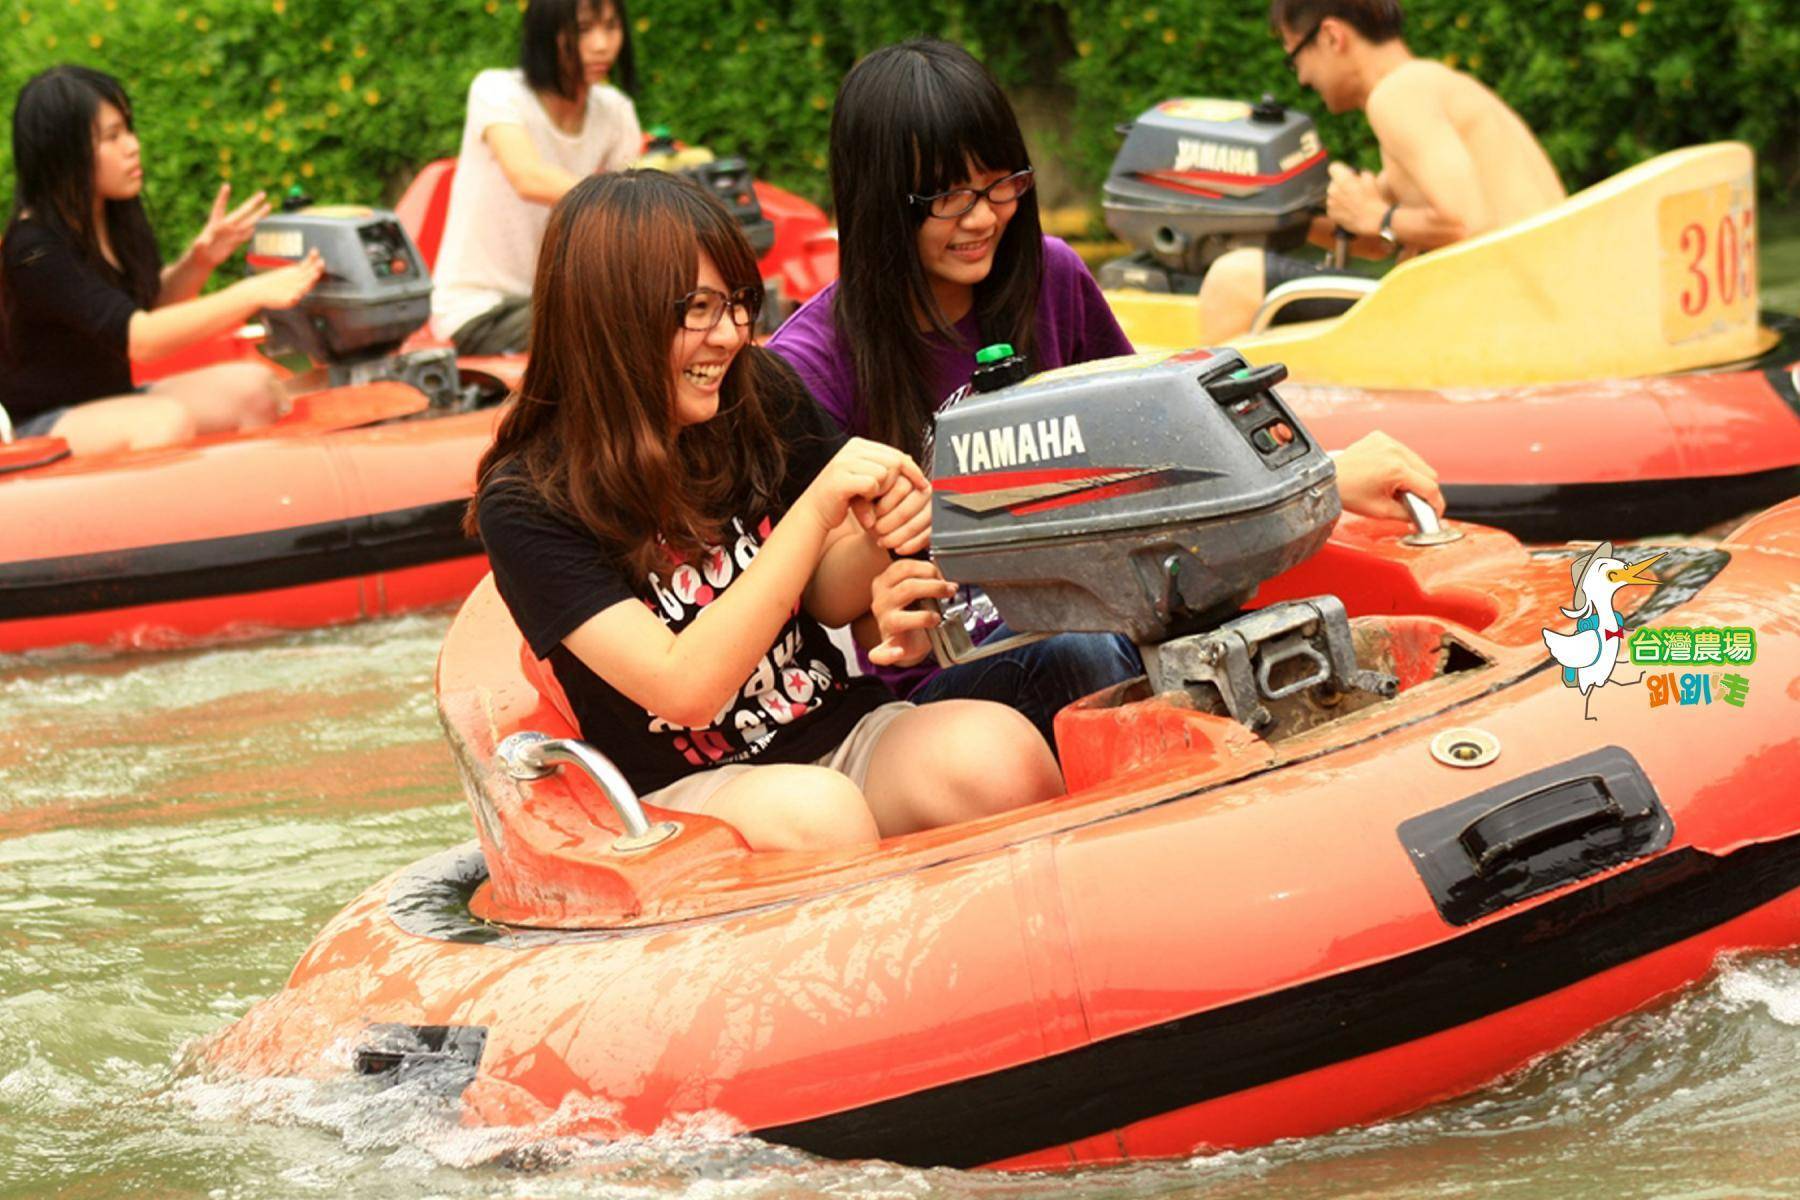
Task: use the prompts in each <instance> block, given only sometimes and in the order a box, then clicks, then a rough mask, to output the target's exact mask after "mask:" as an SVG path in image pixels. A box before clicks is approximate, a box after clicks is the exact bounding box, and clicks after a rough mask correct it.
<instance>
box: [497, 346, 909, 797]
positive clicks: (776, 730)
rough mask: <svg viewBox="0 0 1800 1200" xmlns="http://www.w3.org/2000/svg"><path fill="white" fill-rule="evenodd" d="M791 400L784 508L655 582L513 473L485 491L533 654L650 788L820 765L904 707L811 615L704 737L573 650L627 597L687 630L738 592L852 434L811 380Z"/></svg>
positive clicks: (742, 521) (586, 728)
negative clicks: (887, 709)
mask: <svg viewBox="0 0 1800 1200" xmlns="http://www.w3.org/2000/svg"><path fill="white" fill-rule="evenodd" d="M783 391H787V389H783ZM790 395H791V398H788V399H784V400H779V401H776V403H775V405H774V407H776V408H777V409H778V410H779V409H780V408H782V407H785V406H786V405H790V404H791V405H793V406H794V411H792V412H791V413H785V414H780V419H778V420H777V422H776V428H777V429H780V430H782V431H784V433H785V434H786V436H787V437H788V439H789V440H788V444H787V451H788V460H787V470H786V473H785V477H784V479H783V482H782V486H781V488H780V496H779V499H778V501H777V505H776V507H775V508H774V509H772V510H771V511H768V512H745V513H738V514H735V515H734V516H733V517H732V518H731V519H730V520H728V521H727V522H725V544H723V545H720V546H714V547H711V548H709V549H708V551H707V553H706V555H705V556H704V557H703V558H702V559H701V560H700V561H699V562H697V563H684V564H682V565H680V566H677V567H675V568H674V569H672V570H670V571H667V572H654V573H652V574H651V576H650V577H649V578H648V579H643V578H633V577H631V576H630V575H629V573H628V572H627V570H626V568H625V566H624V563H623V556H622V555H621V554H619V553H618V551H617V548H616V547H609V546H607V545H606V544H603V543H602V542H601V541H600V540H598V539H597V538H595V536H594V535H593V534H592V533H591V532H590V531H589V530H587V529H586V528H584V527H582V526H580V525H578V524H576V523H574V522H573V521H572V520H570V519H568V518H565V517H562V516H560V515H558V514H557V513H555V512H553V511H552V510H551V509H550V507H549V506H548V505H546V504H545V503H544V502H543V501H542V500H540V499H538V498H537V497H536V496H535V495H533V494H531V493H530V492H528V491H526V490H525V489H524V488H523V487H520V486H517V485H516V484H511V485H509V483H508V477H507V475H506V473H505V472H504V471H502V472H501V474H500V476H499V477H497V478H495V479H493V480H490V481H489V483H488V485H487V486H486V487H484V488H483V489H482V492H481V501H480V506H479V509H478V512H479V516H480V521H481V537H482V541H483V542H484V543H485V544H486V546H487V552H488V560H489V562H490V564H491V565H492V567H493V571H494V583H495V585H496V586H497V587H498V588H499V591H500V596H501V599H503V600H504V601H505V602H506V606H507V608H508V609H509V610H510V611H511V612H512V616H513V620H514V622H515V623H516V624H517V625H518V626H519V630H520V632H521V633H523V634H524V636H525V640H526V641H527V642H528V643H529V644H530V646H531V649H532V652H533V653H535V654H536V655H537V656H538V657H539V658H542V659H547V660H549V662H550V665H551V667H552V669H553V670H554V671H555V672H556V678H557V681H558V682H559V683H561V684H562V687H563V691H564V692H565V693H567V695H568V698H569V704H570V706H571V707H572V708H573V709H574V713H575V718H576V720H577V722H578V723H579V724H580V726H581V732H582V736H583V737H584V738H586V739H587V740H588V741H589V742H592V743H593V744H594V745H595V746H596V747H598V748H599V749H600V750H601V751H603V752H604V753H605V754H606V755H607V756H608V757H610V758H611V759H612V760H613V762H614V763H615V764H616V765H617V766H618V768H619V770H620V771H622V772H624V774H625V778H626V779H628V780H629V781H630V782H631V785H632V786H633V787H634V788H636V789H637V790H638V791H639V792H640V793H645V792H651V791H655V790H656V789H658V788H661V787H665V786H667V785H668V784H670V783H673V782H675V781H676V780H677V779H680V778H682V777H683V776H686V775H691V774H693V773H694V772H696V771H702V770H706V769H708V768H710V767H715V766H724V765H726V764H728V763H772V762H775V763H798V762H811V761H813V760H814V759H817V758H820V757H823V756H824V755H826V754H828V753H830V752H831V750H832V749H833V748H834V747H836V746H837V745H838V744H839V743H841V742H842V741H843V740H844V738H845V737H847V736H849V733H850V730H851V729H852V728H853V727H854V726H855V725H856V723H857V722H858V721H859V720H861V719H862V718H863V717H864V716H865V715H867V714H868V713H869V712H871V711H872V710H874V709H875V708H878V707H880V706H881V705H883V704H886V703H888V702H889V701H890V700H892V699H893V697H892V696H891V695H889V694H888V692H887V690H886V689H885V688H883V687H882V686H881V685H880V684H879V683H876V682H875V681H874V680H872V679H868V678H850V677H848V675H847V673H846V671H845V668H844V660H843V656H842V655H841V654H839V653H838V650H837V648H836V647H835V646H833V645H832V644H831V640H830V639H829V638H828V637H827V636H826V633H825V630H824V628H823V627H822V626H821V625H820V624H819V623H818V622H817V621H816V620H814V619H813V618H812V617H810V616H808V615H807V614H806V612H805V610H804V609H801V608H798V607H796V609H795V612H794V615H793V616H792V617H790V618H789V619H788V622H787V624H785V625H783V626H782V628H781V633H780V636H779V637H777V638H776V640H775V643H774V644H773V645H772V646H770V647H769V648H768V650H767V651H766V652H765V653H764V655H763V657H762V659H761V660H760V661H759V662H758V663H757V664H756V667H755V669H754V670H753V671H752V672H751V674H750V677H749V678H748V679H747V680H745V682H744V685H743V687H742V688H740V689H739V691H738V693H737V695H735V696H734V697H733V698H732V700H731V702H730V703H729V704H728V705H726V707H725V709H724V711H723V712H721V713H720V714H719V715H718V716H717V717H716V718H715V719H714V720H713V722H712V724H710V725H708V726H706V727H704V728H700V729H689V728H686V727H684V726H679V725H674V724H672V723H670V722H669V721H666V720H664V719H662V718H661V717H658V716H656V715H655V714H653V713H650V712H648V711H647V710H646V709H645V708H644V707H643V705H641V704H637V703H634V702H633V701H631V700H629V699H627V698H626V697H625V696H624V695H623V694H622V693H621V692H620V691H619V690H618V689H617V688H614V687H613V686H612V685H611V684H609V683H607V682H606V681H605V680H604V679H601V678H600V677H599V676H598V675H596V674H595V673H594V672H593V671H591V670H589V669H588V668H587V666H586V665H585V664H584V663H582V661H581V660H580V659H579V658H577V657H575V655H574V654H573V653H572V652H571V651H570V650H569V649H568V647H566V646H564V645H563V639H564V638H565V637H567V636H568V635H569V634H571V633H573V632H574V631H575V630H576V629H578V628H579V627H580V626H581V625H582V624H583V623H584V622H586V621H587V620H588V618H590V617H592V616H594V615H595V614H597V613H600V612H603V611H604V610H606V609H608V608H610V607H612V606H613V605H615V604H618V603H619V602H621V601H624V600H637V601H639V602H641V603H642V604H644V605H645V606H646V607H648V608H649V609H650V611H651V612H654V613H656V614H657V616H659V617H661V618H662V621H663V624H664V625H666V626H668V627H669V629H670V630H672V631H673V632H676V633H679V632H680V631H681V630H683V629H685V628H687V626H688V625H690V624H692V623H693V621H694V619H695V618H696V617H697V616H698V615H699V613H700V611H701V610H702V609H704V608H705V607H706V606H707V605H708V604H710V603H712V602H713V601H714V600H715V599H717V598H718V597H719V596H720V595H721V594H723V593H724V592H725V590H726V589H728V588H729V587H730V586H731V585H732V583H733V582H734V581H735V580H736V579H737V577H738V576H739V575H740V574H741V573H742V572H743V570H744V568H745V567H747V566H749V564H750V562H751V560H752V559H754V558H755V557H756V554H757V551H758V550H759V549H760V548H761V546H762V543H763V539H764V538H766V537H767V536H768V534H769V531H770V530H771V529H773V528H774V525H775V523H776V522H777V521H779V520H780V519H781V517H782V515H783V514H784V513H786V512H787V510H788V508H789V507H790V506H791V505H792V504H793V503H794V502H795V501H796V500H797V499H798V498H799V496H800V493H801V492H803V491H804V490H805V489H806V486H807V485H808V484H809V483H811V482H812V480H813V478H814V477H815V476H816V475H817V474H818V473H819V471H820V470H821V469H822V468H823V467H824V466H825V464H826V463H827V462H828V461H830V459H831V456H832V455H833V454H835V453H836V452H837V449H838V447H839V446H840V445H842V443H843V440H844V439H843V435H842V434H841V433H839V432H838V430H837V427H836V425H835V424H833V423H832V421H831V420H830V418H828V417H827V416H825V414H824V413H823V412H822V411H821V410H820V409H819V407H818V405H817V404H815V403H814V402H813V400H812V398H811V396H809V395H808V394H807V393H806V391H805V389H804V388H802V387H800V386H799V384H798V382H797V381H795V385H794V389H793V392H792V393H790Z"/></svg>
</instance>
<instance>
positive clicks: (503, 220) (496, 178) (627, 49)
mask: <svg viewBox="0 0 1800 1200" xmlns="http://www.w3.org/2000/svg"><path fill="white" fill-rule="evenodd" d="M634 82H635V80H634V64H633V62H632V54H631V33H630V27H629V24H628V21H627V18H626V14H625V5H624V0H530V3H529V4H528V6H527V7H526V9H525V21H524V29H523V38H522V45H521V47H520V53H519V66H518V67H517V68H515V69H513V70H489V71H483V72H482V73H481V74H479V75H477V76H476V77H475V82H474V83H472V84H470V85H469V115H468V118H467V120H466V121H465V122H464V123H463V135H462V148H461V150H460V151H459V152H458V153H457V156H456V177H455V180H454V182H453V183H452V184H451V188H450V208H449V212H448V214H447V216H446V219H445V223H444V240H443V244H442V245H441V246H440V247H439V250H438V260H437V268H436V271H435V272H434V278H435V284H436V286H435V287H434V288H433V290H432V294H431V328H432V332H433V333H434V334H436V335H437V336H438V337H442V338H449V339H450V340H451V341H453V342H454V343H455V344H456V349H457V351H458V352H459V353H461V354H509V353H515V352H518V351H522V350H524V349H525V343H526V339H527V336H528V335H529V333H530V331H531V278H532V274H533V272H534V270H535V269H536V266H537V251H538V242H539V241H540V240H542V238H543V235H544V226H545V224H546V223H547V222H548V220H549V217H550V206H551V205H552V204H554V203H556V201H557V200H558V199H559V198H560V197H561V196H562V194H563V193H564V192H566V191H568V190H569V189H570V188H572V187H574V186H575V184H576V183H577V182H578V181H579V180H580V179H581V178H582V177H583V176H585V175H590V174H597V173H599V172H602V171H616V170H619V169H621V168H624V167H627V166H630V165H631V163H632V162H633V161H635V160H636V159H637V157H638V155H639V153H640V151H641V149H642V143H643V133H642V131H641V130H640V129H639V127H638V119H637V109H636V108H634V107H633V106H632V103H631V98H630V97H629V96H628V95H626V92H628V91H630V90H631V88H632V86H633V83H634ZM615 85H616V86H615ZM621 89H623V90H621Z"/></svg>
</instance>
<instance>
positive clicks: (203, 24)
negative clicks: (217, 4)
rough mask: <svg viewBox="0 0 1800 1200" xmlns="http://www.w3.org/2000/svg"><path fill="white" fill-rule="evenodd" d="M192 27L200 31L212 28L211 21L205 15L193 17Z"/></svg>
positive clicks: (203, 31)
mask: <svg viewBox="0 0 1800 1200" xmlns="http://www.w3.org/2000/svg"><path fill="white" fill-rule="evenodd" d="M194 28H195V29H198V30H199V31H200V32H201V33H205V32H206V31H207V30H209V29H211V28H212V22H211V21H210V20H208V19H207V18H205V17H195V18H194Z"/></svg>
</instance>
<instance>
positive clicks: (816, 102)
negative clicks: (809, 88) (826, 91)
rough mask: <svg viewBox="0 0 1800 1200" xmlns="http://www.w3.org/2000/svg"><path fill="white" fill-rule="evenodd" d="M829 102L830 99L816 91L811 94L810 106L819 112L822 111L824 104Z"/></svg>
mask: <svg viewBox="0 0 1800 1200" xmlns="http://www.w3.org/2000/svg"><path fill="white" fill-rule="evenodd" d="M830 103H831V101H829V100H827V99H826V98H825V97H823V96H821V95H818V94H817V93H814V94H813V98H812V106H813V107H814V108H816V109H818V110H819V111H820V112H824V111H825V108H826V106H827V105H829V104H830Z"/></svg>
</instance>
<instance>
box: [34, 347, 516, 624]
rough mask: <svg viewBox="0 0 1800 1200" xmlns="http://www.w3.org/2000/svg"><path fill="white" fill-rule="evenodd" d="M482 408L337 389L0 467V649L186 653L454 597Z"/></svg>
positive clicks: (476, 562) (468, 552)
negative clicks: (234, 416)
mask: <svg viewBox="0 0 1800 1200" xmlns="http://www.w3.org/2000/svg"><path fill="white" fill-rule="evenodd" d="M481 361H482V362H483V363H484V364H486V365H488V366H489V367H497V368H499V369H500V371H502V372H503V373H504V374H505V375H507V376H510V375H511V374H512V373H513V372H515V371H516V366H515V365H514V364H511V363H507V362H503V361H498V360H481ZM496 418H497V410H495V409H493V408H487V409H481V410H477V411H473V412H468V413H460V414H452V415H433V414H429V413H427V412H426V411H425V398H424V397H423V396H422V395H420V394H419V393H418V392H416V391H415V390H413V389H412V388H410V387H406V386H404V385H401V384H373V385H368V386H363V387H349V388H337V389H332V390H329V391H325V392H317V393H312V394H309V395H305V396H302V397H300V398H299V399H298V400H297V401H296V405H295V410H294V412H293V413H292V414H290V415H289V417H287V418H286V419H284V420H283V421H281V422H280V423H278V424H276V425H274V426H270V427H269V428H267V429H263V430H257V431H255V432H254V433H246V434H241V435H230V436H220V437H213V438H207V439H203V440H202V441H200V442H197V443H194V444H191V445H186V446H178V447H169V448H165V449H160V450H150V451H130V452H121V453H118V454H108V455H94V456H83V457H79V458H63V459H61V460H60V461H55V462H51V463H50V464H48V465H45V466H39V467H36V468H34V469H30V470H19V471H14V472H10V473H4V474H0V506H4V510H5V512H6V515H7V520H6V522H5V523H4V529H3V530H0V653H16V652H20V651H27V650H38V649H44V648H48V647H55V646H63V645H87V646H93V647H100V648H109V649H118V648H126V647H132V648H155V647H167V646H176V645H186V644H192V643H195V642H200V641H211V640H217V639H222V638H230V637H235V636H246V635H250V634H255V633H267V632H269V631H273V630H287V629H307V628H313V627H316V626H321V625H330V624H336V623H339V622H344V621H353V620H358V619H361V618H365V617H373V616H381V615H386V614H391V613H400V612H407V611H410V610H413V609H418V608H422V607H427V606H432V605H441V604H447V603H451V602H453V601H455V600H458V599H460V598H461V597H463V596H465V595H467V593H468V590H469V588H470V587H472V586H473V585H474V584H475V582H476V581H477V580H478V579H480V577H481V575H482V572H483V571H485V569H486V560H485V558H484V557H483V556H482V555H481V553H480V546H479V544H478V543H476V542H474V541H473V540H471V539H469V538H466V537H465V536H464V535H463V534H462V532H461V529H460V521H461V514H462V509H463V507H464V506H465V505H466V504H467V503H468V497H469V496H470V495H471V493H472V491H473V488H474V476H475V464H476V461H477V460H478V459H479V458H480V456H481V453H482V451H483V450H485V449H486V447H487V445H488V444H489V442H490V441H491V439H492V436H493V427H494V422H495V420H496ZM44 440H50V439H44ZM21 445H23V443H21Z"/></svg>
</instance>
